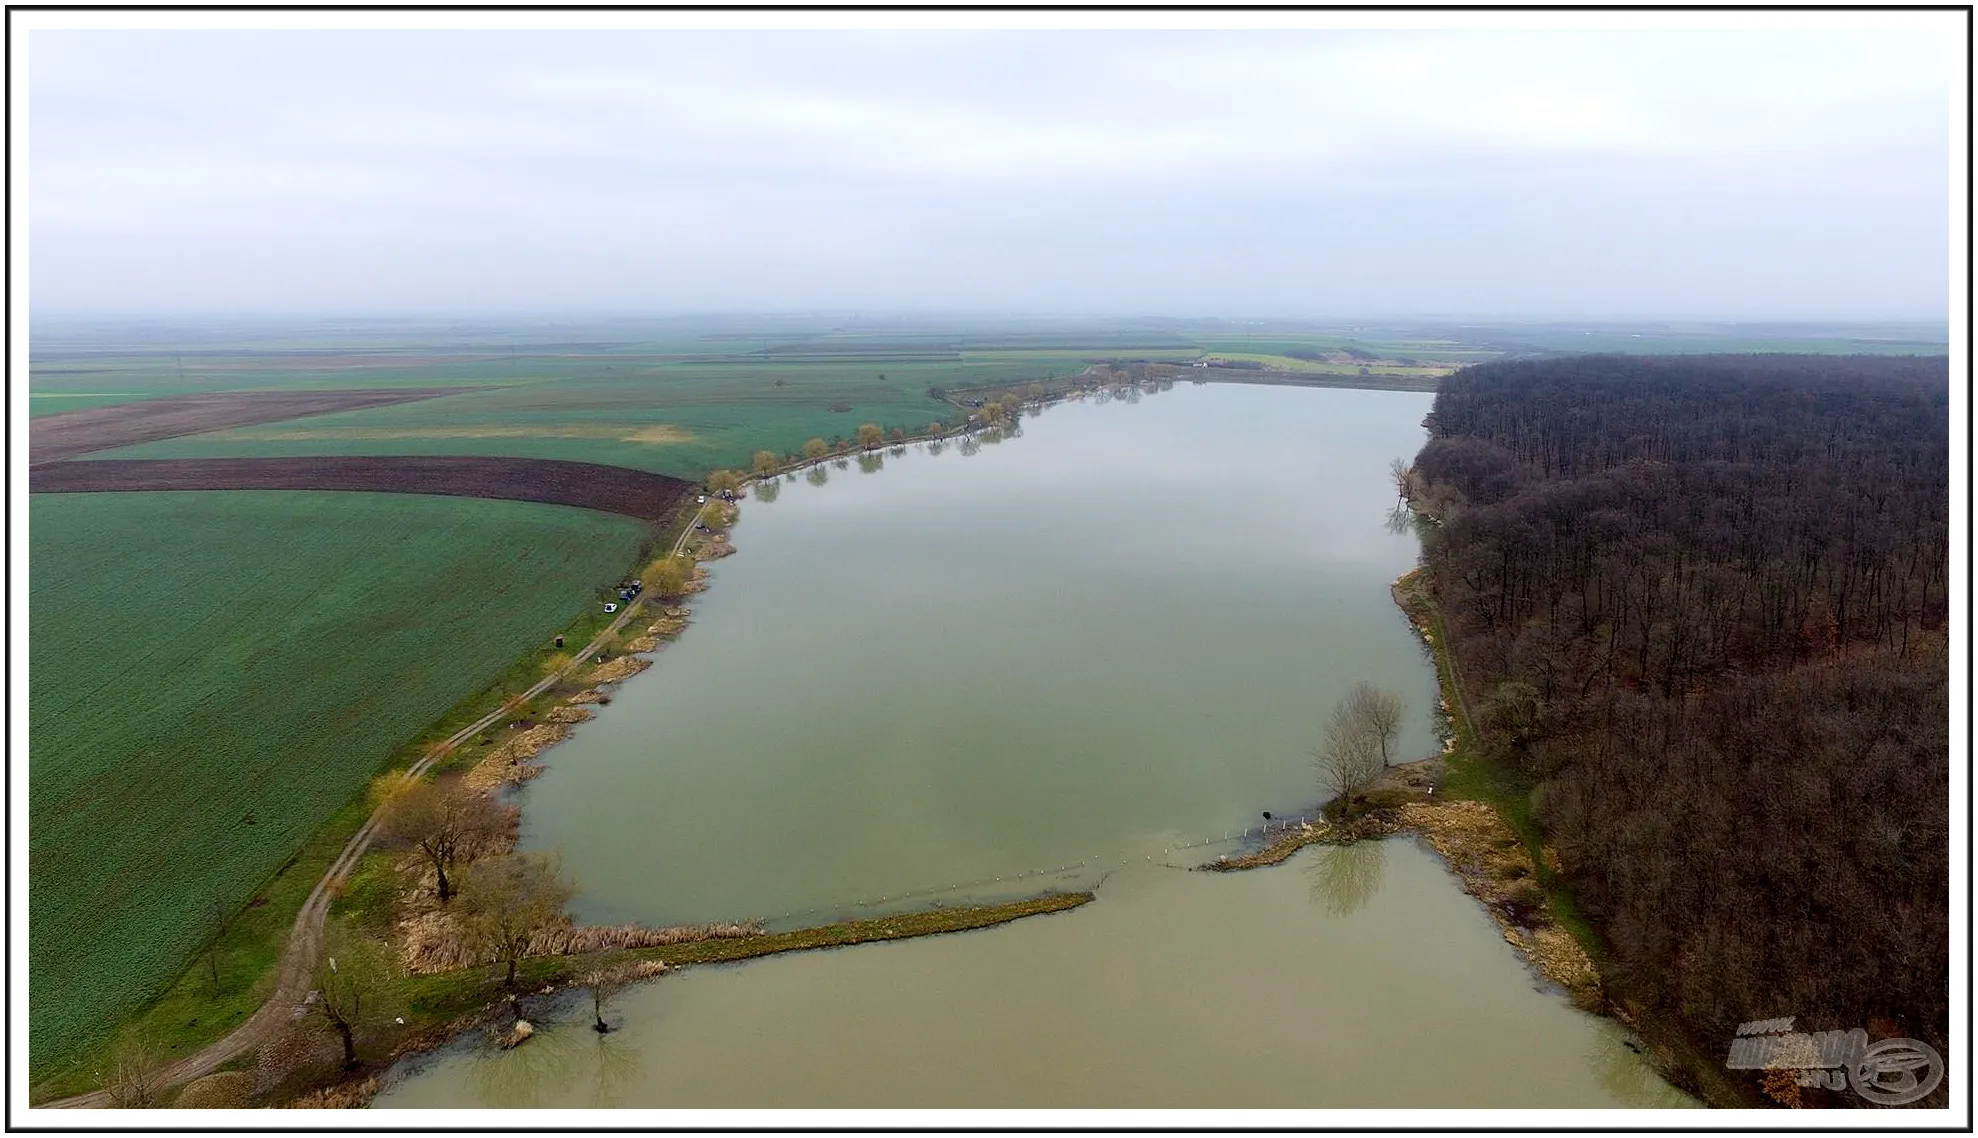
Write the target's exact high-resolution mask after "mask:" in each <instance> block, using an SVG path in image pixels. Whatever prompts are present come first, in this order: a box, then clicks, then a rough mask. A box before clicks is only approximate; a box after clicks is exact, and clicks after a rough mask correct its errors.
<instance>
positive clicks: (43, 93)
mask: <svg viewBox="0 0 1978 1138" xmlns="http://www.w3.org/2000/svg"><path fill="white" fill-rule="evenodd" d="M1951 15H1953V16H1955V14H1951ZM1945 27H1946V29H1947V30H1948V32H1949V33H1954V34H1940V35H1929V34H1924V35H1918V34H1910V33H1901V32H1890V33H1879V34H1872V33H1866V32H1862V31H1859V30H1851V31H1841V32H1815V31H1798V32H1792V31H1776V30H1775V31H1770V32H1764V33H1756V32H1754V33H1724V32H1714V33H1713V32H1675V31H1671V32H1664V33H1640V32H1635V33H1625V32H1584V33H1529V32H1478V33H1457V32H1384V33H1383V32H1376V33H1363V32H1270V33H1259V34H1250V33H1236V32H1220V33H1214V32H1212V33H1204V32H1137V33H1128V32H1009V33H981V32H963V31H945V32H940V31H937V32H911V33H909V32H901V33H867V32H845V33H836V32H794V31H786V32H756V33H709V32H666V31H652V32H608V33H591V32H552V33H543V32H492V31H489V32H398V33H392V32H307V31H301V32H97V31H89V32H72V31H34V32H31V33H28V36H29V39H28V45H27V46H28V52H29V55H28V66H29V71H28V84H29V91H30V100H29V110H28V125H29V131H30V134H29V141H28V145H27V157H28V159H29V167H28V175H27V189H28V206H29V210H30V225H29V236H30V239H31V244H30V255H31V258H32V259H31V276H30V296H31V298H32V304H33V306H34V311H35V312H36V313H43V314H46V313H53V312H58V311H71V312H73V311H111V310H120V311H173V312H188V311H198V310H212V311H238V312H246V311H312V312H324V311H342V312H352V313H359V312H362V313H379V312H394V311H415V312H422V313H425V312H440V311H456V312H458V311H521V310H529V311H544V312H549V311H554V312H566V311H575V310H620V311H654V312H680V311H716V310H736V309H750V310H762V309H782V310H788V309H833V310H842V309H853V308H867V309H870V308H918V309H943V308H956V309H975V310H1008V311H1015V312H1025V313H1073V312H1075V313H1144V314H1163V315H1225V316H1242V315H1256V316H1280V315H1286V316H1310V317H1318V318H1324V317H1328V316H1409V315H1471V316H1476V315H1499V316H1532V317H1542V316H1566V317H1571V316H1618V317H1626V316H1641V317H1650V318H1660V317H1679V316H1692V317H1704V318H1713V317H1714V318H1725V319H1736V318H1747V317H1749V318H1775V317H1785V318H1793V317H1805V318H1827V317H1857V318H1890V317H1893V318H1934V319H1942V318H1944V316H1945V314H1946V289H1947V287H1948V280H1949V270H1948V268H1947V265H1948V259H1947V258H1948V242H1949V239H1950V238H1949V228H1948V221H1947V217H1948V212H1949V210H1950V208H1951V205H1950V190H1949V185H1950V183H1949V169H1950V164H1951V161H1952V154H1951V151H1950V149H1949V141H1948V139H1949V134H1950V127H1951V119H1950V107H1951V93H1952V90H1953V87H1955V89H1956V90H1958V91H1960V92H1961V91H1962V89H1963V79H1962V74H1961V72H1959V71H1957V68H1958V66H1959V64H1958V62H1957V57H1956V56H1954V55H1953V54H1952V51H1953V50H1954V48H1955V46H1956V43H1957V40H1958V38H1959V37H1961V35H1962V30H1961V29H1962V24H1961V22H1957V21H1955V20H1953V22H1948V23H1946V25H1945ZM16 42H17V43H18V42H19V40H18V39H17V40H16ZM1961 160H1962V158H1961V156H1960V161H1961ZM1959 208H1960V209H1962V200H1961V198H1960V203H1959Z"/></svg>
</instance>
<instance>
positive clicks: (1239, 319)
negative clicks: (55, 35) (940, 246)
mask: <svg viewBox="0 0 1978 1138" xmlns="http://www.w3.org/2000/svg"><path fill="white" fill-rule="evenodd" d="M461 319H475V320H614V321H617V320H737V319H756V320H915V321H928V320H1004V321H1017V322H1032V323H1064V322H1084V321H1102V322H1103V321H1112V322H1119V321H1128V322H1158V323H1163V324H1190V323H1209V324H1264V325H1282V324H1305V325H1326V326H1329V327H1336V326H1340V325H1355V324H1381V323H1395V322H1414V323H1430V324H1536V325H1560V324H1567V325H1572V324H1602V325H1623V326H1626V325H1668V324H1703V325H1754V324H1756V325H1836V324H1839V325H1847V324H1863V325H1866V324H1883V325H1918V326H1929V327H1936V328H1941V329H1944V330H1945V331H1948V330H1949V327H1950V324H1951V321H1950V319H1949V318H1948V317H1947V316H1915V315H1906V316H1869V315H1856V316H1834V315H1827V316H1812V315H1775V316H1755V315H1740V316H1713V315H1699V314H1640V313H1627V314H1623V313H1607V314H1599V315H1590V314H1577V315H1571V314H1546V315H1533V314H1510V313H1449V312H1423V313H1384V314H1371V313H1358V314H1341V315H1259V314H1250V315H1211V314H1173V313H1162V312H1142V313H1124V312H1077V311H1066V312H1038V311H1023V310H1007V309H990V308H709V309H631V308H615V307H597V308H532V309H519V308H485V309H469V308H460V309H448V308H435V309H404V310H398V311H389V312H387V311H376V310H370V311H365V310H350V309H342V310H339V309H318V310H309V309H296V310H283V311H266V310H260V311H257V310H227V309H201V310H196V311H181V310H156V309H97V310H90V309H68V310H57V311H52V312H43V313H33V312H31V313H29V314H28V322H29V323H30V325H32V324H34V323H38V322H41V321H85V320H98V321H101V320H152V321H160V322H171V321H183V322H197V321H209V320H247V321H256V322H270V323H275V322H281V321H330V320H342V321H352V322H368V323H387V322H403V321H416V320H461Z"/></svg>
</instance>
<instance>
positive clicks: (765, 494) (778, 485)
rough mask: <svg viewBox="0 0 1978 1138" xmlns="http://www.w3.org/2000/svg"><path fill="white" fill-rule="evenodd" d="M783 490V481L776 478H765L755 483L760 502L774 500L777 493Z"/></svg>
mask: <svg viewBox="0 0 1978 1138" xmlns="http://www.w3.org/2000/svg"><path fill="white" fill-rule="evenodd" d="M782 492H783V483H782V482H781V481H779V480H778V479H775V478H765V479H763V480H762V481H761V482H758V483H756V484H755V496H756V501H758V502H774V501H775V500H776V497H777V495H779V494H781V493H782Z"/></svg>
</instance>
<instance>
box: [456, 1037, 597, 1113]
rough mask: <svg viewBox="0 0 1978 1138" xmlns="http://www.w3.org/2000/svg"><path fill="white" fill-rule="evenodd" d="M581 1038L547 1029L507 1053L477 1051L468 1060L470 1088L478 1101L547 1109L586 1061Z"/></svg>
mask: <svg viewBox="0 0 1978 1138" xmlns="http://www.w3.org/2000/svg"><path fill="white" fill-rule="evenodd" d="M581 1036H582V1033H581V1032H577V1031H572V1030H569V1028H568V1027H567V1026H566V1027H564V1028H563V1029H551V1028H547V1027H546V1028H543V1029H541V1030H538V1031H537V1032H536V1034H535V1036H534V1037H532V1038H530V1039H529V1040H527V1041H526V1042H523V1043H521V1044H519V1045H517V1046H515V1047H513V1048H510V1049H509V1050H507V1051H501V1050H497V1049H495V1048H493V1047H489V1048H487V1049H484V1050H480V1051H476V1052H475V1053H474V1054H473V1055H472V1056H471V1057H470V1058H469V1059H468V1060H467V1064H468V1066H467V1085H468V1087H469V1089H470V1090H472V1091H473V1093H474V1099H475V1101H476V1102H479V1103H481V1104H483V1105H485V1106H492V1107H500V1108H503V1109H515V1108H518V1107H540V1106H547V1105H549V1104H550V1103H551V1102H552V1101H555V1100H557V1099H559V1098H560V1097H561V1095H562V1092H563V1090H564V1088H565V1087H567V1086H569V1085H570V1082H571V1079H572V1077H573V1076H575V1075H576V1074H577V1072H578V1064H579V1063H580V1062H581V1060H582V1058H583V1055H582V1052H581V1051H580V1050H579V1047H580V1046H581V1045H582V1044H583V1043H584V1042H585V1041H584V1040H583V1039H582V1038H581ZM573 1044H575V1046H573Z"/></svg>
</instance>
